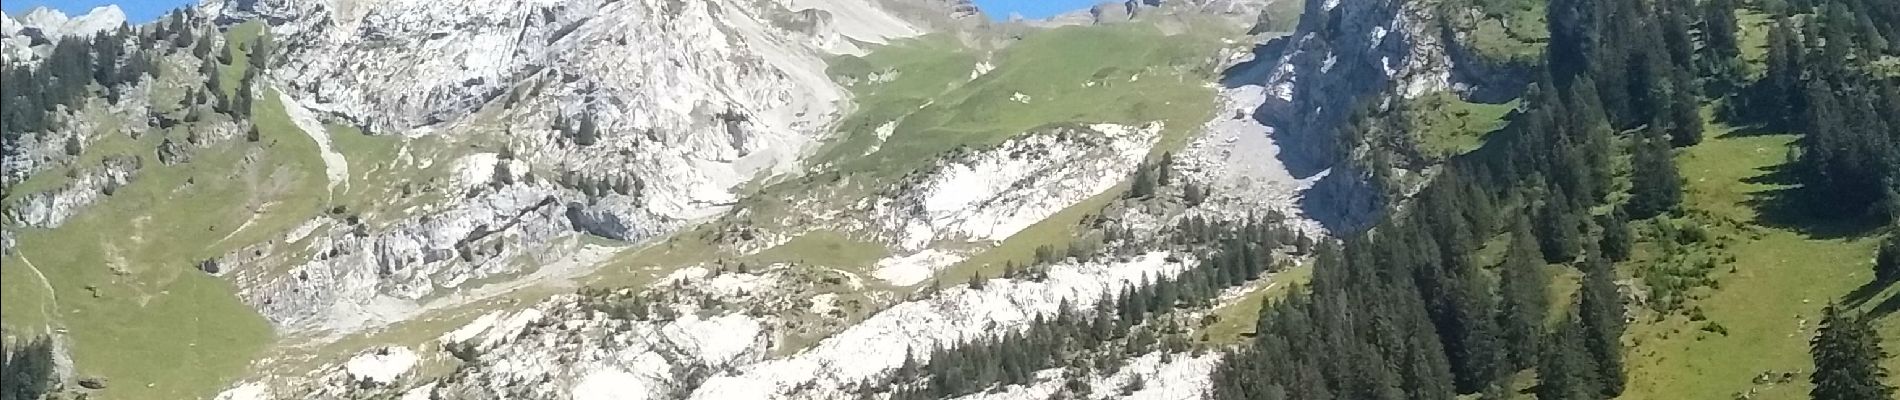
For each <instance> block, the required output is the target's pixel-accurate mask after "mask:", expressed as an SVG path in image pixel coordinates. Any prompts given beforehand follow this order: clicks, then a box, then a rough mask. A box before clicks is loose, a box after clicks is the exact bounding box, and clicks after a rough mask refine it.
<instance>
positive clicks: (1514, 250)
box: [1498, 218, 1550, 368]
mask: <svg viewBox="0 0 1900 400" xmlns="http://www.w3.org/2000/svg"><path fill="white" fill-rule="evenodd" d="M1530 232H1531V231H1530V223H1529V222H1527V221H1525V220H1523V219H1521V218H1520V219H1519V220H1518V225H1517V228H1514V229H1512V239H1511V250H1510V253H1509V254H1507V255H1506V256H1505V260H1504V265H1502V266H1499V269H1500V270H1499V271H1498V274H1499V276H1500V277H1501V278H1502V282H1501V283H1500V285H1499V286H1500V289H1501V290H1502V292H1503V298H1504V302H1503V305H1502V307H1499V310H1498V311H1499V312H1498V314H1499V316H1498V317H1499V321H1501V322H1500V323H1499V324H1498V325H1499V326H1500V327H1502V328H1503V329H1502V330H1503V333H1504V335H1503V336H1504V338H1503V339H1504V348H1505V350H1506V352H1507V354H1508V355H1509V358H1510V360H1512V361H1513V363H1512V364H1513V365H1515V366H1517V367H1520V368H1521V367H1529V366H1530V364H1531V363H1532V362H1534V361H1535V360H1537V352H1538V348H1539V345H1538V341H1539V340H1540V339H1542V337H1543V329H1542V328H1541V327H1542V326H1543V325H1544V315H1545V314H1546V313H1547V312H1548V310H1549V309H1550V300H1549V296H1548V295H1547V294H1546V293H1548V288H1549V287H1550V278H1549V277H1548V276H1546V275H1545V274H1544V257H1543V255H1542V254H1540V252H1539V250H1538V245H1537V239H1535V238H1533V237H1532V236H1531V233H1530Z"/></svg>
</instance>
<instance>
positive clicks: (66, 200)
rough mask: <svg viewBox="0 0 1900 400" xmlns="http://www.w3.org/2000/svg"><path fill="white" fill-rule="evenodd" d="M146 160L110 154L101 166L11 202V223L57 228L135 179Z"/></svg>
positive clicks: (8, 219) (9, 217) (81, 171)
mask: <svg viewBox="0 0 1900 400" xmlns="http://www.w3.org/2000/svg"><path fill="white" fill-rule="evenodd" d="M141 163H142V162H141V161H140V160H139V159H138V158H136V157H130V156H110V157H106V158H105V159H102V160H100V161H99V165H95V166H85V167H82V168H80V169H78V170H77V171H76V172H75V173H74V174H73V176H72V178H70V179H69V180H67V181H66V184H65V185H63V186H61V187H60V188H58V189H54V190H49V191H44V192H37V193H32V194H29V195H26V196H23V197H22V198H20V199H19V200H17V201H14V202H13V204H11V205H10V207H9V210H8V212H7V215H6V218H7V221H6V222H7V223H8V224H17V225H23V226H31V227H35V228H53V227H57V226H59V225H60V224H61V223H63V222H66V219H67V218H72V216H73V215H76V214H78V213H79V212H81V211H83V210H84V209H85V206H86V205H88V204H92V202H93V201H96V200H98V199H99V197H100V196H107V195H110V194H112V193H113V192H114V191H115V190H118V188H119V187H122V186H125V184H127V183H130V182H131V181H132V179H133V173H135V172H137V171H138V170H139V167H140V164H141Z"/></svg>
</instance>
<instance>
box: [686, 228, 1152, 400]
mask: <svg viewBox="0 0 1900 400" xmlns="http://www.w3.org/2000/svg"><path fill="white" fill-rule="evenodd" d="M1168 259H1169V254H1168V253H1165V252H1155V253H1148V254H1143V255H1141V256H1138V257H1135V258H1133V259H1130V260H1127V261H1104V262H1083V263H1064V264H1057V265H1054V266H1051V267H1050V268H1049V272H1048V279H1046V280H1043V281H1042V282H1034V281H1027V280H1010V279H996V280H991V281H989V282H988V283H987V284H986V285H984V287H983V288H982V289H972V288H969V287H967V286H957V287H952V288H947V289H944V290H943V291H942V292H941V293H938V294H937V295H936V296H932V297H929V298H926V299H923V300H917V301H910V302H905V303H901V304H898V305H896V306H893V307H891V308H889V309H886V310H884V311H882V312H879V313H877V314H876V315H873V316H872V317H871V318H869V319H866V320H865V321H863V322H861V323H859V324H857V325H854V326H852V327H850V328H847V329H845V330H844V331H843V332H839V333H838V334H836V335H833V336H832V337H830V338H827V339H825V340H824V341H822V342H820V343H819V344H818V345H817V346H816V347H813V348H811V349H808V350H805V351H803V352H800V353H798V354H796V355H793V356H791V357H788V358H783V359H776V360H772V361H766V362H763V363H758V364H753V365H750V366H746V367H744V368H742V369H741V372H740V373H737V374H729V375H720V376H717V377H714V378H712V379H709V380H707V381H706V382H705V384H704V385H701V386H700V387H699V388H698V389H697V390H695V391H694V392H693V395H692V398H693V399H778V398H843V397H849V396H848V393H845V392H844V390H845V386H846V385H852V384H856V383H860V382H863V381H865V380H867V379H871V378H875V377H880V376H883V375H885V374H888V373H889V372H890V371H892V370H894V369H896V368H897V367H898V366H899V365H900V364H902V363H903V359H904V355H905V354H906V353H907V351H915V352H914V353H912V354H923V355H924V357H928V355H927V354H928V353H929V352H928V351H927V350H929V349H931V348H934V347H936V346H943V345H948V344H952V343H955V342H957V341H959V340H965V339H970V338H976V337H981V336H986V335H994V334H997V333H999V332H1006V331H1009V330H1012V329H1020V328H1022V327H1024V326H1027V324H1028V323H1029V322H1030V321H1032V320H1033V319H1034V318H1035V317H1036V316H1047V315H1050V314H1053V313H1055V312H1056V311H1057V309H1058V308H1059V307H1060V304H1061V303H1062V302H1063V301H1065V300H1066V301H1068V302H1069V303H1070V304H1093V303H1094V302H1095V301H1096V300H1097V299H1100V298H1102V297H1104V296H1113V295H1114V293H1115V290H1118V289H1117V288H1120V287H1121V286H1123V285H1126V284H1130V283H1132V282H1139V281H1141V280H1142V279H1154V278H1155V277H1162V276H1173V275H1174V274H1177V273H1179V272H1180V271H1181V270H1183V269H1184V268H1185V267H1186V265H1184V264H1182V263H1178V262H1170V261H1168Z"/></svg>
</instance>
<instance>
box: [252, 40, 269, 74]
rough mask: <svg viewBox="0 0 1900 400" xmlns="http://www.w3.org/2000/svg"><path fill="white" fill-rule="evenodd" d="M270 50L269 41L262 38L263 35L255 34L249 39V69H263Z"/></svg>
mask: <svg viewBox="0 0 1900 400" xmlns="http://www.w3.org/2000/svg"><path fill="white" fill-rule="evenodd" d="M271 50H272V49H271V47H270V41H267V40H264V35H257V38H256V39H253V40H252V41H251V58H250V61H251V69H264V67H265V65H268V64H267V63H268V62H269V61H270V57H271Z"/></svg>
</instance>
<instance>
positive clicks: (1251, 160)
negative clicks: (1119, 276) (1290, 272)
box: [1175, 84, 1338, 233]
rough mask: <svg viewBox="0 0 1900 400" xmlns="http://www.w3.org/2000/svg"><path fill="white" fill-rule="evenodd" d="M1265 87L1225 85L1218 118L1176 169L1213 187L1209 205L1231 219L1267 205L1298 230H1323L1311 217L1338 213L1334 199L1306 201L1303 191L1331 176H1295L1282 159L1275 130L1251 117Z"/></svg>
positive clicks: (1183, 154) (1204, 128) (1263, 96)
mask: <svg viewBox="0 0 1900 400" xmlns="http://www.w3.org/2000/svg"><path fill="white" fill-rule="evenodd" d="M1266 96H1267V95H1266V88H1265V87H1262V86H1260V85H1253V84H1247V85H1241V86H1239V87H1234V88H1227V89H1222V90H1221V92H1220V98H1219V108H1217V109H1216V112H1214V114H1215V116H1216V117H1215V118H1214V119H1213V120H1212V121H1208V122H1207V123H1206V124H1205V125H1203V126H1202V127H1201V134H1200V136H1198V137H1196V138H1195V139H1194V141H1193V142H1191V143H1190V144H1189V145H1188V147H1187V149H1185V150H1183V151H1182V152H1181V154H1180V156H1179V157H1176V158H1175V163H1176V164H1175V170H1176V171H1180V172H1181V173H1182V174H1183V175H1185V176H1187V177H1188V178H1189V179H1191V180H1194V181H1197V182H1201V183H1202V184H1204V185H1206V189H1209V190H1208V192H1209V193H1210V194H1209V199H1208V200H1207V201H1206V203H1205V204H1209V206H1207V207H1204V208H1205V209H1206V210H1208V211H1209V212H1212V213H1215V214H1220V215H1221V216H1224V217H1227V218H1228V219H1239V218H1245V217H1247V216H1248V215H1249V214H1258V213H1261V212H1263V211H1265V210H1279V211H1280V212H1282V213H1283V214H1285V215H1286V216H1287V217H1289V219H1288V220H1287V222H1288V223H1290V224H1293V225H1294V226H1296V227H1297V228H1299V230H1301V231H1303V232H1308V233H1319V232H1324V231H1325V228H1324V227H1323V226H1321V225H1320V224H1319V223H1317V222H1315V221H1313V220H1311V219H1309V218H1306V215H1307V213H1308V212H1309V211H1308V209H1314V210H1312V211H1311V212H1313V213H1318V214H1323V215H1334V214H1337V213H1338V212H1337V211H1334V210H1332V209H1331V206H1332V205H1331V204H1326V203H1323V202H1315V203H1310V204H1301V203H1300V200H1301V198H1302V195H1303V194H1304V193H1305V192H1306V191H1307V190H1308V189H1311V188H1312V187H1313V184H1314V183H1315V182H1317V181H1318V180H1320V179H1323V178H1325V177H1326V173H1324V172H1321V173H1319V174H1315V175H1312V176H1308V177H1306V178H1303V179H1302V178H1295V177H1294V176H1293V174H1292V173H1291V172H1289V171H1287V167H1286V164H1284V163H1283V162H1281V157H1283V156H1284V155H1283V154H1282V151H1283V149H1282V148H1281V147H1280V146H1279V144H1278V143H1276V142H1275V140H1274V130H1273V128H1272V127H1268V126H1266V125H1264V124H1262V123H1261V122H1260V120H1258V119H1254V118H1253V117H1252V113H1253V110H1255V109H1258V108H1260V106H1261V104H1263V103H1264V102H1265V101H1266Z"/></svg>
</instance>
